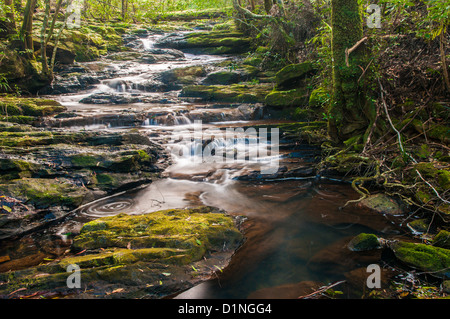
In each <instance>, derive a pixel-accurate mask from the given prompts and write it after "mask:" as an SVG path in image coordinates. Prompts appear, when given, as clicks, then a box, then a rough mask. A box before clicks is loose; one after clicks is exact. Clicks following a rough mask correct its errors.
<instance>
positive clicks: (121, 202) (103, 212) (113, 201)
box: [80, 198, 135, 217]
mask: <svg viewBox="0 0 450 319" xmlns="http://www.w3.org/2000/svg"><path fill="white" fill-rule="evenodd" d="M134 204H135V203H134V200H133V199H130V198H109V199H107V200H102V201H99V202H95V203H92V204H91V205H88V206H86V207H83V208H82V209H81V211H80V212H81V213H82V214H85V215H89V216H95V217H101V216H109V215H116V214H119V213H127V212H129V210H130V208H131V207H133V205H134Z"/></svg>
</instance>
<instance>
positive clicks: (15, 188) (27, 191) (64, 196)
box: [0, 178, 88, 209]
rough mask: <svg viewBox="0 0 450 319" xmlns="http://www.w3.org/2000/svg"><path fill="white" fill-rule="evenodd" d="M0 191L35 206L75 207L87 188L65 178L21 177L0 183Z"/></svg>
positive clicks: (79, 202)
mask: <svg viewBox="0 0 450 319" xmlns="http://www.w3.org/2000/svg"><path fill="white" fill-rule="evenodd" d="M0 191H1V192H2V193H3V194H6V195H8V196H11V197H14V198H18V199H20V200H22V201H27V202H29V203H31V204H33V205H34V206H35V207H39V208H48V207H51V206H63V207H67V208H69V209H70V208H72V209H73V208H76V207H78V206H79V205H81V203H82V202H83V199H84V197H85V196H86V194H87V192H88V191H87V190H86V189H84V188H81V187H79V186H76V185H74V184H72V183H70V182H69V181H68V180H65V179H62V178H61V179H59V180H56V179H45V178H22V179H16V180H11V181H9V182H8V183H7V184H0Z"/></svg>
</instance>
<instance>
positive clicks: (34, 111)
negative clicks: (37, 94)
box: [0, 96, 66, 124]
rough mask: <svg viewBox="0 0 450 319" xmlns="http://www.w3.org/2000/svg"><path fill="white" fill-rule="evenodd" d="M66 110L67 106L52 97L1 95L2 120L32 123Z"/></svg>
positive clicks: (0, 111) (0, 112)
mask: <svg viewBox="0 0 450 319" xmlns="http://www.w3.org/2000/svg"><path fill="white" fill-rule="evenodd" d="M65 110H66V107H65V106H63V105H61V104H60V103H59V102H57V101H54V100H50V99H40V98H19V97H15V96H3V97H0V121H8V122H19V123H23V122H24V121H25V122H28V123H26V124H31V123H33V122H36V121H38V120H39V118H41V117H47V116H54V115H56V114H59V113H61V112H64V111H65Z"/></svg>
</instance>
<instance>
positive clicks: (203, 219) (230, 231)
mask: <svg viewBox="0 0 450 319" xmlns="http://www.w3.org/2000/svg"><path fill="white" fill-rule="evenodd" d="M241 239H242V235H241V234H240V232H239V231H238V230H237V229H236V228H235V226H234V222H233V219H232V218H230V217H229V216H226V215H224V214H220V213H213V212H212V210H211V209H210V208H208V207H200V208H196V209H185V210H174V209H172V210H164V211H159V212H155V213H151V214H144V215H138V216H134V215H126V214H119V215H116V216H112V217H105V218H101V219H99V220H96V221H93V222H89V223H87V224H85V225H84V226H83V228H82V229H81V232H80V235H79V236H77V237H76V238H75V239H74V242H73V245H74V247H75V248H76V249H80V250H82V249H97V248H108V247H117V248H125V247H127V246H128V245H131V247H133V248H135V249H140V248H173V249H175V248H176V249H184V250H186V252H183V254H187V255H189V256H191V257H192V258H191V259H192V260H194V259H195V260H198V258H201V256H203V254H204V253H205V252H206V251H207V250H220V249H221V246H223V244H224V243H227V245H236V244H237V243H238V242H239V241H240V240H241Z"/></svg>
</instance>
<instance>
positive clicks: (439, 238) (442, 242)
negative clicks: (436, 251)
mask: <svg viewBox="0 0 450 319" xmlns="http://www.w3.org/2000/svg"><path fill="white" fill-rule="evenodd" d="M433 246H437V247H442V248H446V249H450V232H449V231H446V230H441V231H439V233H438V234H437V235H436V236H434V238H433Z"/></svg>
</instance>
